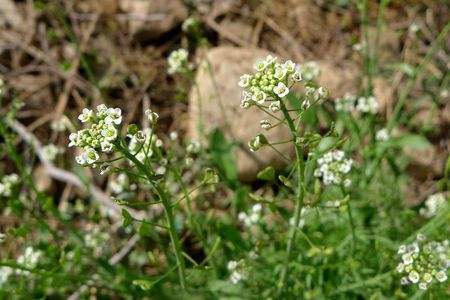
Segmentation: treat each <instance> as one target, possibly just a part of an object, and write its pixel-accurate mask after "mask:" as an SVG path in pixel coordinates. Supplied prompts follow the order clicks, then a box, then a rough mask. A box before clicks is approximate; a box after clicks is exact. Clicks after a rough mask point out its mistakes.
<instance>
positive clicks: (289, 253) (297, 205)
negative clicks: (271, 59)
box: [278, 101, 305, 294]
mask: <svg viewBox="0 0 450 300" xmlns="http://www.w3.org/2000/svg"><path fill="white" fill-rule="evenodd" d="M280 108H281V111H282V112H283V115H284V117H285V118H286V121H287V124H288V126H289V129H290V131H291V134H292V138H293V139H294V140H296V138H297V131H296V129H295V124H294V121H293V120H292V118H291V116H290V114H289V112H288V111H287V109H286V106H285V104H284V102H283V101H280ZM294 145H295V155H296V157H297V173H298V179H297V189H298V195H297V198H296V202H295V209H294V224H293V225H292V227H291V229H290V231H289V236H288V241H287V248H286V261H285V263H284V265H283V268H282V270H281V276H280V281H279V283H278V292H279V293H280V294H281V293H282V292H283V289H284V287H285V284H286V280H287V277H288V273H289V264H290V261H291V258H292V249H293V245H294V241H295V237H296V235H297V228H298V224H299V223H300V214H301V211H302V207H303V198H304V187H303V180H304V176H303V173H304V168H305V167H304V162H303V155H302V149H301V147H300V146H299V145H297V144H296V143H294Z"/></svg>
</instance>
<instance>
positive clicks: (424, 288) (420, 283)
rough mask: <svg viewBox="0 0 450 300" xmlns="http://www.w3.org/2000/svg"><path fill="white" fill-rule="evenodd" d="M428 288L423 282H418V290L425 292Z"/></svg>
mask: <svg viewBox="0 0 450 300" xmlns="http://www.w3.org/2000/svg"><path fill="white" fill-rule="evenodd" d="M427 288H428V286H427V284H426V283H425V282H419V289H421V290H426V289H427Z"/></svg>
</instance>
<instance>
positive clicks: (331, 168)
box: [314, 150, 353, 186]
mask: <svg viewBox="0 0 450 300" xmlns="http://www.w3.org/2000/svg"><path fill="white" fill-rule="evenodd" d="M344 156H345V154H344V152H343V151H340V150H332V151H329V152H327V153H325V154H324V155H322V157H320V158H318V159H317V164H318V167H317V168H316V169H315V171H314V176H315V177H321V178H322V181H323V183H324V184H325V185H329V184H341V183H342V184H343V185H344V186H349V185H350V184H351V180H350V179H348V178H344V177H345V175H346V174H348V173H349V172H350V171H351V168H352V165H353V160H352V159H345V158H344Z"/></svg>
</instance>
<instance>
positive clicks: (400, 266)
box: [395, 263, 405, 273]
mask: <svg viewBox="0 0 450 300" xmlns="http://www.w3.org/2000/svg"><path fill="white" fill-rule="evenodd" d="M395 269H396V270H397V272H398V273H403V270H404V269H405V265H404V264H402V263H399V264H398V265H397V267H396V268H395Z"/></svg>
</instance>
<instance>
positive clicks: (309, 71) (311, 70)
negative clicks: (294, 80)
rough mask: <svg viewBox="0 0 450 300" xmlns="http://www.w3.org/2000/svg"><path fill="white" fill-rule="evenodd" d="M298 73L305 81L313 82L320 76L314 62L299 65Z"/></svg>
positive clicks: (317, 66)
mask: <svg viewBox="0 0 450 300" xmlns="http://www.w3.org/2000/svg"><path fill="white" fill-rule="evenodd" d="M299 71H300V73H301V74H302V77H303V79H304V80H305V81H312V80H315V79H316V78H317V77H318V76H319V75H320V69H319V65H318V64H317V63H316V62H315V61H308V62H306V63H304V64H302V65H299Z"/></svg>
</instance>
